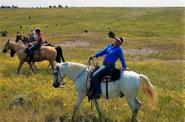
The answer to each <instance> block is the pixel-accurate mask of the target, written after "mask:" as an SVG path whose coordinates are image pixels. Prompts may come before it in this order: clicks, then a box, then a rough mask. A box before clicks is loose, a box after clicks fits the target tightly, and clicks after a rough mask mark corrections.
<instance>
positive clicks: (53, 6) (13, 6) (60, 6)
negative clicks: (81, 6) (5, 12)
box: [0, 4, 68, 8]
mask: <svg viewBox="0 0 185 122" xmlns="http://www.w3.org/2000/svg"><path fill="white" fill-rule="evenodd" d="M0 8H19V7H18V6H15V5H12V6H7V5H2V6H0ZM32 8H68V6H67V5H65V6H62V5H60V4H59V5H49V6H48V7H41V6H40V7H39V6H37V7H32Z"/></svg>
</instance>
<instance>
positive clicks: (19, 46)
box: [10, 42, 24, 52]
mask: <svg viewBox="0 0 185 122" xmlns="http://www.w3.org/2000/svg"><path fill="white" fill-rule="evenodd" d="M10 47H11V48H12V49H13V50H14V51H15V52H17V51H18V50H20V49H24V46H23V45H20V44H17V43H13V42H11V43H10Z"/></svg>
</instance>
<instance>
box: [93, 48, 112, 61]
mask: <svg viewBox="0 0 185 122" xmlns="http://www.w3.org/2000/svg"><path fill="white" fill-rule="evenodd" d="M108 47H109V46H107V47H106V48H104V49H102V50H101V51H99V52H97V53H96V55H95V56H94V57H96V58H98V57H100V56H103V55H105V54H106V51H107V48H108Z"/></svg>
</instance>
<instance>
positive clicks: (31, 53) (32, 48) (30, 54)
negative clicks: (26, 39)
mask: <svg viewBox="0 0 185 122" xmlns="http://www.w3.org/2000/svg"><path fill="white" fill-rule="evenodd" d="M39 48H40V45H36V44H34V45H32V46H31V47H30V48H29V51H28V54H29V56H33V53H34V50H35V49H39Z"/></svg>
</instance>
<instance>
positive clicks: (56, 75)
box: [53, 66, 63, 83]
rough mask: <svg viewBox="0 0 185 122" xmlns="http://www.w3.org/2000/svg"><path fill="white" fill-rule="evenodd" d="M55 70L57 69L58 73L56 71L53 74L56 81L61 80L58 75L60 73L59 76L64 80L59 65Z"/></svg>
mask: <svg viewBox="0 0 185 122" xmlns="http://www.w3.org/2000/svg"><path fill="white" fill-rule="evenodd" d="M55 70H56V73H55V72H54V73H53V75H54V76H55V78H56V82H57V83H59V82H58V81H59V80H58V75H59V77H60V78H62V80H63V77H62V76H61V74H60V70H59V66H57V67H56V69H55Z"/></svg>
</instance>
